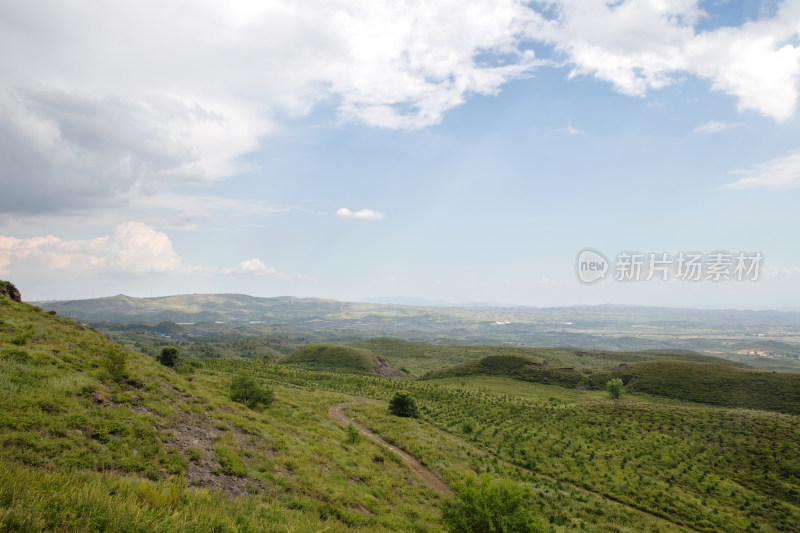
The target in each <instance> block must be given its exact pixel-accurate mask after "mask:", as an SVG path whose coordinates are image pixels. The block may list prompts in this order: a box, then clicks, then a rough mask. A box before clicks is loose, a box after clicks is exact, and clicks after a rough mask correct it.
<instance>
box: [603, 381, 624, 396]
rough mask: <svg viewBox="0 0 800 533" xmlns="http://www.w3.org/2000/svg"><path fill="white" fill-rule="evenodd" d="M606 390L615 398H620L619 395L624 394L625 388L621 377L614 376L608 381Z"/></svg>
mask: <svg viewBox="0 0 800 533" xmlns="http://www.w3.org/2000/svg"><path fill="white" fill-rule="evenodd" d="M606 390H607V391H608V395H609V396H611V397H612V398H613V399H615V400H619V397H620V396H622V392H623V391H624V390H625V389H624V388H623V384H622V380H621V379H620V378H614V379H612V380H611V381H609V382H608V383H606Z"/></svg>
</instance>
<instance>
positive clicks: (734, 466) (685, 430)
mask: <svg viewBox="0 0 800 533" xmlns="http://www.w3.org/2000/svg"><path fill="white" fill-rule="evenodd" d="M209 364H210V365H213V366H214V368H217V369H219V370H223V369H224V370H228V371H232V370H234V369H236V368H241V367H244V368H247V369H248V372H253V373H254V374H261V375H265V376H267V375H269V376H274V378H275V379H276V380H281V381H283V382H291V383H293V384H294V385H296V386H297V387H298V388H303V387H315V388H316V389H317V390H336V391H341V392H345V393H348V394H354V395H358V396H366V397H371V398H378V399H383V400H386V399H387V398H390V397H391V396H392V394H393V392H394V391H395V390H396V389H398V388H402V389H405V390H407V391H409V392H410V394H411V395H412V396H414V397H415V398H416V399H417V402H418V403H419V405H420V406H421V407H422V410H421V412H422V417H423V418H422V419H420V420H409V419H402V420H401V419H398V418H397V417H392V416H389V415H387V414H386V409H385V407H382V406H378V405H374V404H368V403H363V404H355V405H352V406H351V407H348V408H347V410H346V411H347V412H349V413H351V414H353V415H355V416H356V417H357V419H358V421H359V422H360V423H362V424H364V425H366V426H368V427H369V428H371V429H372V430H373V431H375V432H377V433H378V434H380V435H381V436H383V437H384V438H385V439H387V440H389V441H390V442H392V443H394V444H395V445H397V446H400V447H401V448H403V449H405V450H407V451H409V452H410V453H412V454H413V455H414V456H416V457H418V458H420V459H421V460H422V461H423V462H424V464H425V465H426V466H428V467H429V468H431V469H432V470H434V471H435V472H436V473H437V474H438V475H439V476H441V477H442V478H443V479H445V481H447V482H453V481H456V480H458V479H463V478H464V477H466V476H470V475H474V473H481V474H484V475H490V476H494V477H497V478H502V479H509V480H514V481H515V482H520V483H526V484H528V485H529V486H530V487H531V488H532V489H533V493H534V495H533V498H532V499H531V501H530V503H529V505H530V506H531V509H533V510H534V512H535V513H536V515H537V516H541V517H543V518H544V519H545V520H546V521H547V522H549V524H550V526H551V527H552V528H553V530H554V531H580V530H586V531H599V532H609V533H610V532H621V531H685V529H683V528H682V527H681V526H680V525H679V524H682V525H685V526H688V527H689V528H692V529H694V530H696V531H761V532H768V531H794V532H796V531H800V528H799V527H798V524H800V505H799V504H798V502H800V460H799V459H798V458H800V423H798V422H800V417H798V416H795V415H789V414H782V413H774V412H768V411H752V410H742V409H727V408H721V407H714V406H708V405H703V404H699V403H689V402H681V401H677V400H672V399H669V398H663V397H655V396H651V395H646V394H638V393H631V394H626V395H625V396H624V397H623V399H622V400H619V401H614V400H611V399H610V398H609V397H608V395H607V394H606V393H605V392H603V391H593V390H579V389H575V388H564V387H559V386H548V385H542V384H538V383H530V382H524V381H521V380H515V379H510V378H504V377H499V376H479V375H473V376H462V377H457V378H449V379H439V380H425V381H410V380H402V381H401V380H386V379H381V378H378V377H374V376H366V375H352V374H351V375H347V374H340V373H330V372H307V371H303V370H296V369H291V368H289V367H282V366H280V365H273V366H272V367H267V368H264V367H263V366H259V365H258V364H256V363H255V362H252V361H251V362H244V361H236V360H230V359H228V360H222V359H219V360H214V361H212V362H210V363H209ZM585 490H590V491H593V492H591V493H588V492H586V491H585ZM648 513H649V514H648ZM653 515H655V516H653Z"/></svg>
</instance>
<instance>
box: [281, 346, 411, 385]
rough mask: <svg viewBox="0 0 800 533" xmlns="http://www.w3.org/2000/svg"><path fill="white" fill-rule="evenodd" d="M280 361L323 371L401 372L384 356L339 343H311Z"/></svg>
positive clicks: (350, 372)
mask: <svg viewBox="0 0 800 533" xmlns="http://www.w3.org/2000/svg"><path fill="white" fill-rule="evenodd" d="M279 362H280V363H282V364H296V365H298V366H301V367H303V368H307V369H309V370H316V371H323V372H344V373H347V374H378V375H380V376H387V377H389V376H397V375H400V372H399V371H398V370H396V369H395V368H394V367H393V366H392V365H391V363H389V361H387V360H386V359H384V358H383V357H380V356H377V355H375V354H374V353H373V352H371V351H369V350H366V349H364V348H355V347H353V346H342V345H338V344H328V343H319V344H309V345H308V346H305V347H303V348H300V349H299V350H297V351H296V352H292V353H290V354H289V355H287V356H286V357H284V358H282V359H281V360H280V361H279Z"/></svg>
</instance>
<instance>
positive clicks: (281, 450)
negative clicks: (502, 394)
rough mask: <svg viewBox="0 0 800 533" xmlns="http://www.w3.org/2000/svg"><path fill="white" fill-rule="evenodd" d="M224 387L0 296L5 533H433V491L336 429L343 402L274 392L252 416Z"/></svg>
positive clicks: (0, 493) (221, 375) (221, 377)
mask: <svg viewBox="0 0 800 533" xmlns="http://www.w3.org/2000/svg"><path fill="white" fill-rule="evenodd" d="M259 364H262V365H264V364H263V363H259ZM264 366H265V369H266V368H269V366H268V365H264ZM262 380H263V378H262ZM229 383H230V374H228V373H226V372H213V371H207V370H204V369H200V370H199V371H198V372H197V373H196V374H194V375H182V374H179V373H177V372H175V371H173V370H171V369H168V368H165V367H162V366H160V365H159V364H157V363H156V362H155V361H154V360H153V359H152V358H150V357H148V356H144V355H141V354H137V353H135V352H131V351H128V350H126V349H125V348H123V347H121V346H119V345H116V344H114V343H112V342H111V341H109V340H108V339H106V338H104V337H102V336H101V335H99V334H97V333H96V332H95V331H93V330H92V329H90V328H86V327H84V326H82V325H81V324H79V323H77V322H73V321H72V320H68V319H64V318H60V317H58V316H53V315H50V314H47V313H44V312H42V311H40V310H38V309H37V308H35V307H32V306H30V305H27V304H24V303H16V302H12V301H11V300H10V299H8V298H3V297H0V531H41V530H47V531H115V532H116V531H142V532H145V531H146V532H150V531H230V532H235V531H277V530H286V529H289V530H295V531H317V530H323V529H324V530H327V531H351V530H355V531H387V530H407V531H411V530H436V529H437V527H438V526H437V520H438V512H437V511H436V508H435V506H436V503H437V501H438V500H437V496H436V495H435V494H433V493H431V492H430V491H429V490H428V489H427V488H425V487H420V486H419V484H418V482H417V480H416V479H414V478H413V474H410V473H409V472H408V471H407V470H406V469H405V468H404V467H403V465H401V464H398V462H399V460H398V461H395V460H394V459H395V458H394V457H393V456H391V455H390V454H389V455H387V454H386V453H384V452H383V451H382V450H381V449H380V448H378V447H377V446H376V445H374V444H372V443H370V442H360V443H352V444H349V443H347V442H346V441H345V430H344V428H343V427H342V426H340V425H338V424H336V423H335V422H333V421H331V420H330V419H329V417H328V416H327V411H328V408H329V406H330V405H332V404H335V403H340V402H343V401H347V400H348V399H349V398H348V397H347V396H344V395H342V394H338V393H333V392H323V391H316V392H309V391H306V390H303V389H297V388H296V387H292V386H284V385H282V384H281V383H272V384H271V386H272V388H273V389H274V391H275V396H276V398H277V399H276V401H275V403H274V404H273V405H272V406H271V407H270V408H269V409H268V410H266V411H255V410H251V409H248V408H247V407H245V406H243V405H241V404H237V403H234V402H232V401H230V399H229V389H228V385H229ZM384 459H385V460H384Z"/></svg>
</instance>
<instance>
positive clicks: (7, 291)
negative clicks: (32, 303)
mask: <svg viewBox="0 0 800 533" xmlns="http://www.w3.org/2000/svg"><path fill="white" fill-rule="evenodd" d="M0 296H8V297H9V298H11V299H12V300H14V301H15V302H21V301H22V295H21V294H20V292H19V289H17V288H16V287H15V286H14V284H13V283H11V282H10V281H3V280H0Z"/></svg>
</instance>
